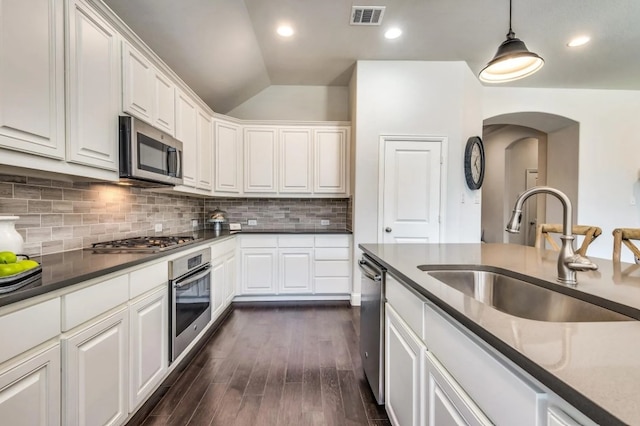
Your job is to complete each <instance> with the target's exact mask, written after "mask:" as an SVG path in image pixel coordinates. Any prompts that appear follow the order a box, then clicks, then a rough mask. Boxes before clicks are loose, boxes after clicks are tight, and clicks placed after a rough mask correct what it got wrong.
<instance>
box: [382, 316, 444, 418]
mask: <svg viewBox="0 0 640 426" xmlns="http://www.w3.org/2000/svg"><path fill="white" fill-rule="evenodd" d="M384 346H385V374H384V380H385V388H384V389H385V404H386V408H387V413H388V414H389V418H390V419H391V421H392V423H393V424H395V425H402V426H420V425H422V424H423V423H421V415H422V414H421V413H422V412H424V407H422V406H421V404H422V395H421V380H422V369H423V366H422V362H423V361H422V360H423V356H422V352H423V351H425V350H426V348H425V347H424V344H423V343H422V342H420V340H418V339H417V338H416V337H415V336H414V335H413V333H412V332H411V331H409V328H408V327H407V326H406V325H404V324H403V321H402V320H401V319H400V317H399V316H398V314H396V312H395V311H394V310H393V308H391V306H389V304H387V305H386V319H385V345H384ZM438 426H440V425H438Z"/></svg>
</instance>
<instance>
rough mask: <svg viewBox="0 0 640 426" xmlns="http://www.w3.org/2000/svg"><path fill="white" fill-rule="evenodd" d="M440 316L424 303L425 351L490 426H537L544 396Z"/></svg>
mask: <svg viewBox="0 0 640 426" xmlns="http://www.w3.org/2000/svg"><path fill="white" fill-rule="evenodd" d="M444 315H446V314H444V313H440V311H439V310H438V309H437V308H436V307H435V306H432V305H431V304H430V303H427V304H425V320H424V330H425V331H424V336H425V343H426V344H427V348H428V349H429V351H431V352H432V353H433V354H434V355H435V356H436V358H437V359H438V360H439V361H440V363H441V364H442V365H443V366H444V367H445V368H446V370H447V371H448V372H449V373H450V374H451V376H453V378H454V379H455V380H456V382H458V383H459V384H460V386H461V387H462V388H463V389H464V390H465V391H466V392H467V394H468V395H469V396H470V397H471V399H473V401H475V403H476V404H477V405H478V407H479V408H480V409H481V410H482V411H483V412H484V413H485V414H486V415H487V416H488V417H489V418H490V419H491V421H492V422H493V423H495V424H499V425H502V424H504V425H516V424H517V425H522V426H527V425H530V426H536V425H538V424H539V423H538V421H539V420H540V419H544V418H545V417H546V405H547V404H546V395H545V393H544V392H543V391H542V390H541V389H539V388H538V387H537V386H535V385H534V384H533V383H530V382H528V381H526V380H525V379H524V378H523V377H522V375H520V374H518V373H517V372H515V371H514V370H512V369H511V368H510V367H509V366H508V364H507V363H506V361H503V360H501V359H499V358H497V354H495V355H493V354H491V353H489V352H488V350H490V349H489V348H486V349H485V348H484V347H482V346H480V345H482V344H483V343H482V342H477V341H476V339H477V338H475V337H472V336H471V335H470V332H468V331H466V330H464V329H463V328H462V326H460V325H458V324H454V323H453V322H452V321H453V320H451V319H449V318H448V317H445V316H444ZM487 383H490V384H491V386H487Z"/></svg>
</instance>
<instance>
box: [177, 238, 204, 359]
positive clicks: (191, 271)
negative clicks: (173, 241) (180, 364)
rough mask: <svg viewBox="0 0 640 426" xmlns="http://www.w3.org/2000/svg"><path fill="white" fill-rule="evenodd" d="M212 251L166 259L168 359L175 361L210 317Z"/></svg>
mask: <svg viewBox="0 0 640 426" xmlns="http://www.w3.org/2000/svg"><path fill="white" fill-rule="evenodd" d="M210 262H211V251H210V250H209V249H208V248H207V249H204V250H201V251H198V252H195V253H191V254H189V255H187V256H183V257H181V258H178V259H175V260H173V261H170V262H169V291H170V294H171V303H170V311H169V317H170V323H171V335H170V336H169V341H170V342H171V347H170V349H169V359H170V360H171V361H174V360H175V359H176V358H177V357H178V356H179V355H180V354H181V353H182V351H184V350H185V349H186V347H187V346H189V344H190V343H191V342H192V341H193V340H194V339H195V338H196V336H198V334H200V333H201V332H202V330H204V328H205V327H206V326H207V324H208V323H209V321H211V264H210Z"/></svg>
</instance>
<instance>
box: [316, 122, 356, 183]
mask: <svg viewBox="0 0 640 426" xmlns="http://www.w3.org/2000/svg"><path fill="white" fill-rule="evenodd" d="M348 164H349V132H348V128H346V127H338V128H333V129H330V128H327V129H316V130H315V131H314V188H313V191H314V192H315V193H322V194H341V195H348V167H347V166H348Z"/></svg>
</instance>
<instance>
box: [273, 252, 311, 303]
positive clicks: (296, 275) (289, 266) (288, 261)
mask: <svg viewBox="0 0 640 426" xmlns="http://www.w3.org/2000/svg"><path fill="white" fill-rule="evenodd" d="M278 258H279V261H280V262H279V263H280V265H279V266H280V269H279V271H278V272H279V274H278V277H279V280H278V281H279V285H278V291H279V292H280V293H311V292H312V290H313V288H312V287H313V286H312V282H313V278H312V277H313V273H312V265H313V261H312V259H313V249H304V248H293V249H280V250H279V252H278Z"/></svg>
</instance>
